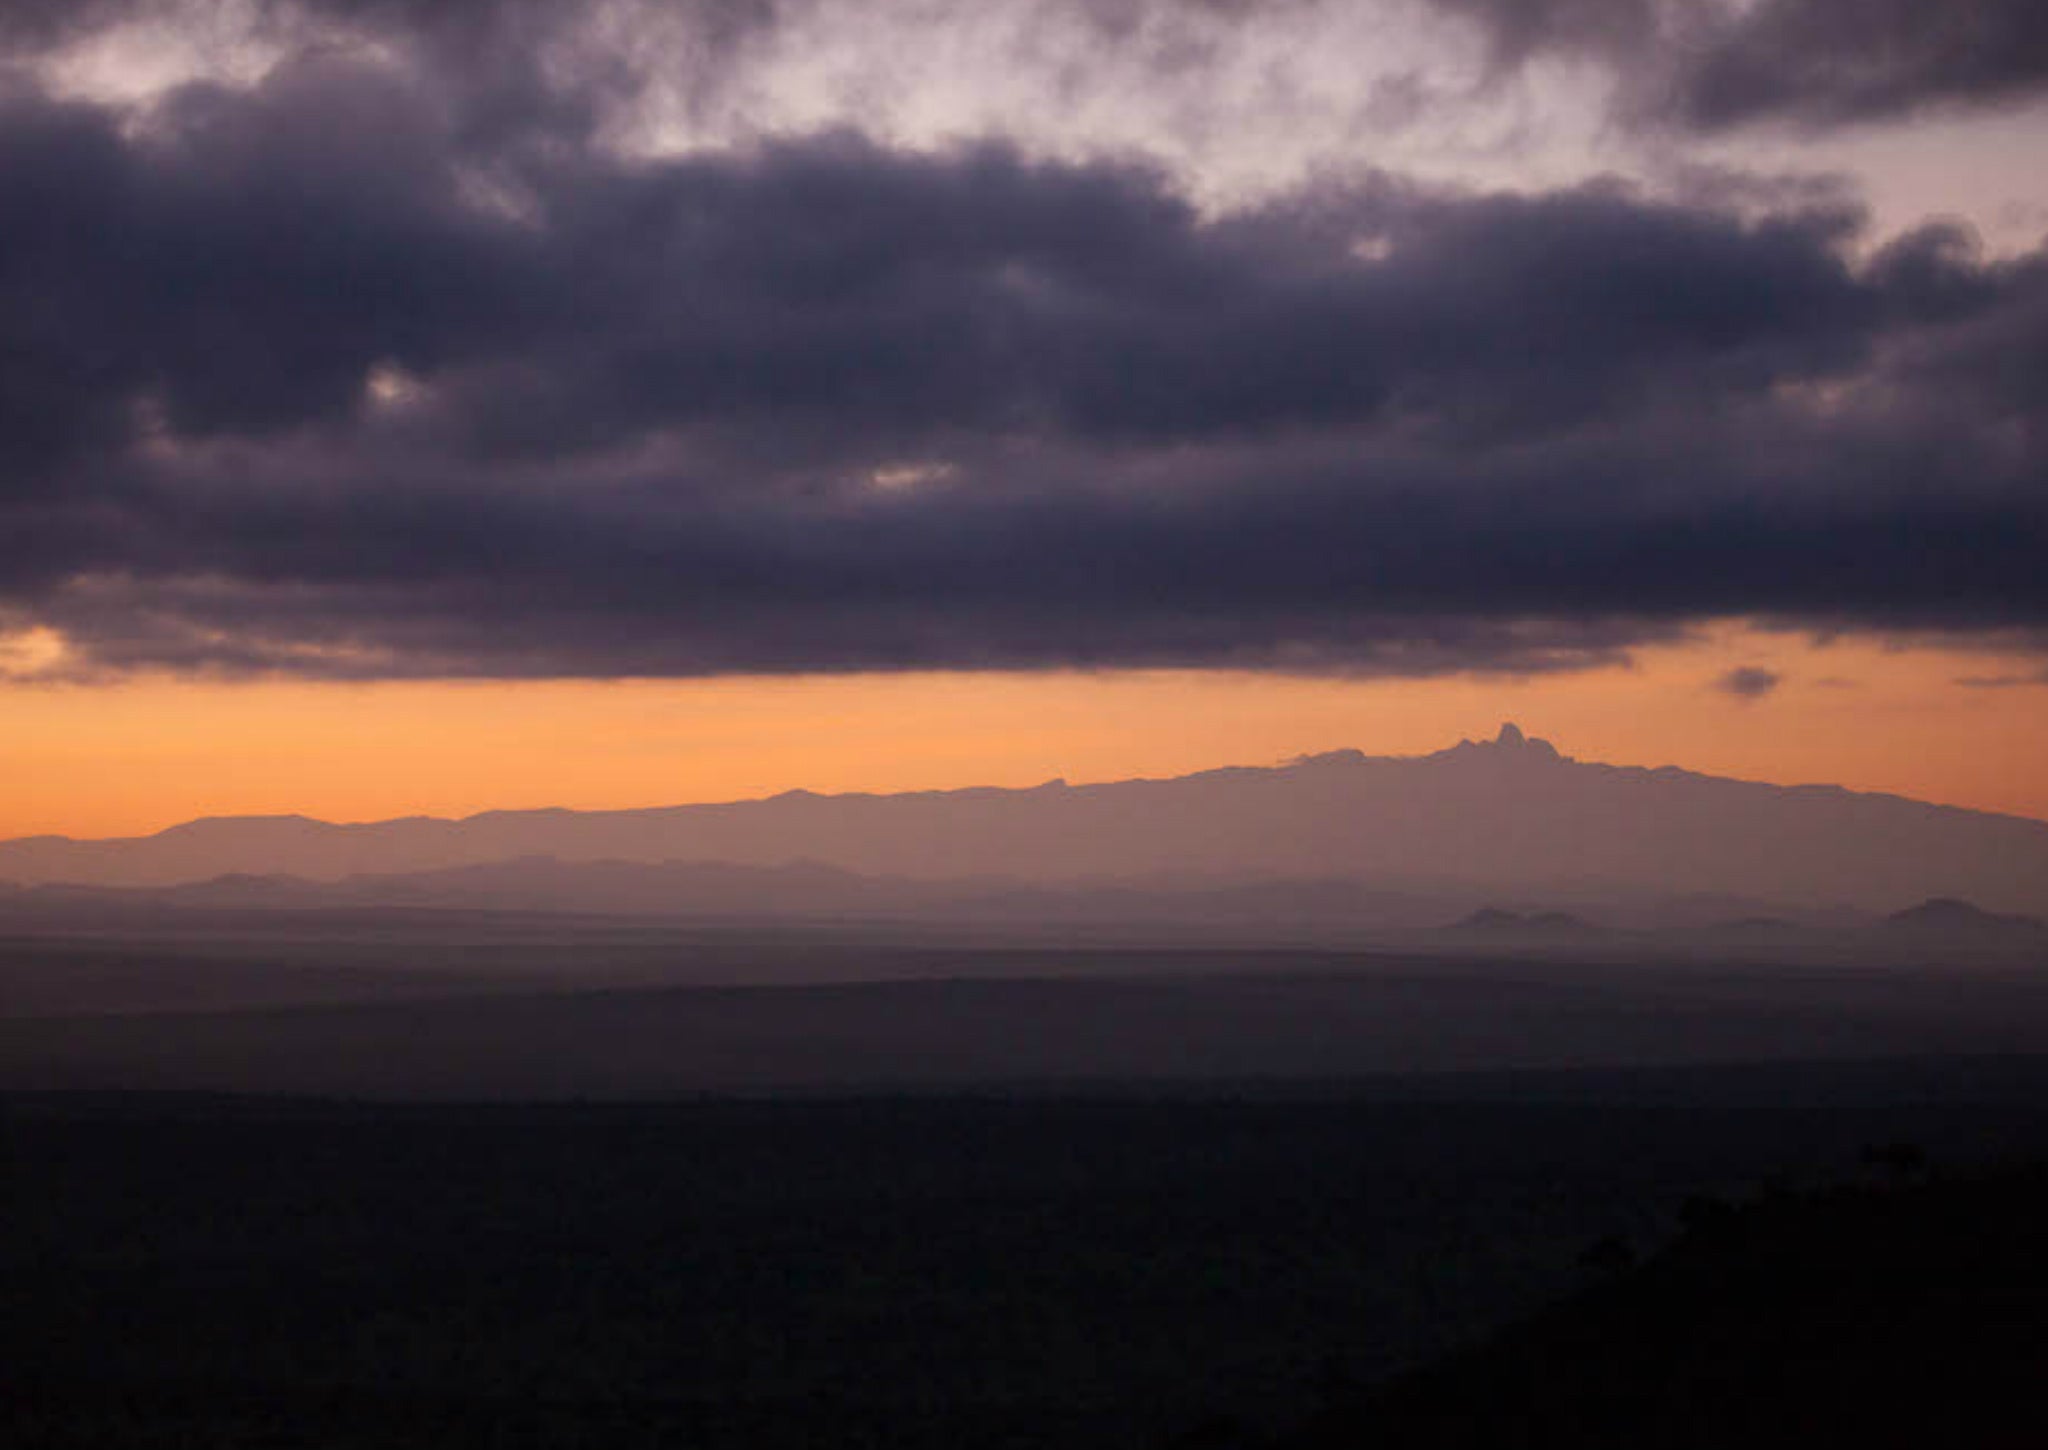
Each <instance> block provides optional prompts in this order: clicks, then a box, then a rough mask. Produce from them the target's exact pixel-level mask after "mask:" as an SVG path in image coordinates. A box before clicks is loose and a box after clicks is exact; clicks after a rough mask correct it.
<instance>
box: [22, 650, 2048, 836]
mask: <svg viewBox="0 0 2048 1450" xmlns="http://www.w3.org/2000/svg"><path fill="white" fill-rule="evenodd" d="M1739 665H1749V666H1759V667H1764V668H1769V669H1771V670H1774V671H1776V672H1778V673H1779V674H1780V675H1781V676H1783V680H1784V682H1783V684H1781V685H1780V686H1779V688H1778V689H1777V690H1776V691H1774V692H1773V693H1772V694H1770V695H1769V696H1768V697H1767V698H1764V699H1761V700H1756V701H1743V700H1739V699H1736V698H1734V697H1732V696H1730V695H1728V694H1726V693H1725V692H1722V691H1719V690H1716V689H1715V688H1713V683H1712V682H1713V681H1714V680H1715V679H1716V678H1718V677H1719V676H1720V675H1722V674H1723V673H1725V672H1726V671H1728V670H1729V669H1731V668H1734V667H1736V666H1739ZM2039 669H2040V665H2039V663H2038V661H2029V660H2026V659H2023V658H2015V659H2000V658H1998V657H1996V656H1989V655H1967V656H1966V655H1957V654H1952V653H1947V652H1943V651H1938V650H1933V649H1908V650H1887V649H1885V648H1883V647H1881V646H1879V645H1876V644H1873V643H1870V642H1866V641H1844V642H1837V643H1834V644H1831V645H1827V646H1816V645H1814V644H1812V643H1810V642H1808V641H1806V640H1804V639H1802V638H1798V637H1794V636H1784V635H1771V634H1762V633H1758V632H1755V631H1751V630H1741V629H1734V628H1730V629H1724V630H1722V631H1719V632H1717V633H1716V634H1714V635H1713V636H1711V637H1709V638H1708V639H1706V640H1705V641H1703V642H1701V643H1697V644H1693V645H1689V646H1674V647H1668V648H1661V649H1654V650H1648V651H1644V652H1641V653H1640V654H1639V656H1638V659H1637V662H1636V664H1635V666H1634V667H1633V668H1628V669H1610V670H1601V671H1593V672H1587V673H1582V674H1575V675H1567V676H1560V677H1554V678H1537V679H1526V680H1512V679H1474V678H1470V677H1459V678H1452V679H1444V680H1433V681H1414V680H1390V681H1348V680H1332V679H1300V678H1288V677H1276V676H1270V675H1253V674H1219V673H1208V674H1197V673H1116V674H1097V675H1088V674H1074V673H1060V674H1045V675H960V674H952V675H944V674H927V675H900V676H853V677H837V678H805V679H779V680H777V679H768V680H763V679H727V680H715V681H680V682H679V681H644V682H625V683H614V684H605V683H588V682H559V683H530V682H529V683H497V682H479V683H442V682H435V683H419V684H381V685H331V684H327V685H315V684H300V683H256V684H235V685H223V684H203V683H192V682H172V681H165V680H151V681H136V682H131V683H127V684H122V685H98V686H85V685H50V684H39V685H22V684H16V685H12V686H0V721H4V725H0V781H4V782H5V785H4V790H0V836H15V835H26V834H32V833H39V832H45V831H53V832H61V833H64V834H69V835H80V836H92V835H118V834H134V833H142V832H147V831H152V830H156V829H159V828H161V827H163V826H166V825H171V824H174V823H176V822H178V821H181V820H185V819H188V818H190V817H193V816H198V815H227V814H240V813H259V812H283V811H300V812H303V813H305V814H308V815H314V816H319V817H323V818H325V819H330V820H371V819H378V818H383V817H388V816H394V815H407V814H430V815H462V814H468V813H471V812H474V811H479V810H486V809H491V808H494V807H521V806H540V805H566V806H577V807H600V806H641V805H660V804H673V803H679V802H686V801H698V800H717V799H732V798H740V797H747V796H754V795H762V794H769V793H773V792H775V791H778V790H785V789H789V788H791V787H794V786H805V787H808V788H811V789H816V790H826V791H838V790H904V789H917V788H925V787H944V786H959V785H977V784H995V785H1029V784H1035V783H1037V782H1039V781H1042V780H1045V779H1048V778H1050V777H1052V776H1056V775H1058V776H1065V777H1066V778H1068V779H1069V780H1073V781H1089V780H1105V779H1115V778H1119V777H1124V776H1129V775H1134V774H1151V775H1169V774H1178V773H1181V772H1185V771H1189V770H1198V769H1202V768H1204V767H1207V766H1214V765H1225V764H1265V763H1271V762H1274V761H1278V760H1282V759H1285V758H1287V757H1289V756H1292V755H1296V754H1301V753H1305V752H1311V751H1320V750H1330V749H1335V748H1338V747H1341V746H1356V747H1358V748H1360V749H1363V750H1366V751H1368V752H1370V753H1373V754H1410V753H1419V752H1423V751H1429V750H1435V749H1440V748H1442V747H1443V746H1446V745H1450V744H1453V743H1455V742H1456V741H1457V739H1458V738H1459V737H1460V736H1464V735H1491V734H1492V732H1493V731H1494V729H1495V728H1496V727H1497V725H1498V724H1499V723H1500V721H1502V720H1504V719H1510V718H1511V719H1514V720H1517V721H1519V722H1520V723H1521V724H1522V725H1523V726H1524V727H1525V728H1526V729H1527V730H1529V731H1530V733H1532V734H1538V735H1543V736H1547V737H1549V738H1550V739H1552V740H1553V741H1554V742H1555V743H1556V744H1557V745H1558V747H1559V748H1560V749H1562V750H1564V751H1565V752H1567V753H1568V754H1572V755H1576V756H1578V757H1580V758H1582V759H1588V760H1606V761H1612V762H1616V763H1623V764H1641V765H1661V764H1680V765H1684V766H1687V767H1689V768H1692V769H1696V770H1702V771H1708V772H1712V773H1715V774H1726V775H1735V776H1742V777H1747V778H1751V779H1759V780H1771V781H1778V782H1785V783H1793V782H1806V781H1834V782H1839V783H1841V784H1844V785H1848V786H1852V787H1855V788H1858V789H1868V790H1886V791H1894V792H1897V793H1899V794H1904V795H1912V796H1918V797H1922V798H1925V799H1929V800H1936V801H1944V802H1950V803H1954V804H1959V805H1968V806H1975V807H1979V808H1983V809H1991V810H2004V811H2012V812H2016V813H2019V814H2023V815H2032V816H2037V817H2043V818H2048V745H2044V742H2048V687H2043V686H2039V685H2032V686H2029V685H2020V686H2014V687H2010V688H1998V689H1986V688H1970V687H1967V686H1963V685H1959V684H1957V683H1955V680H1956V679H1957V678H1958V677H1964V676H1969V677H1986V676H2000V675H2019V674H2029V673H2037V672H2038V671H2039Z"/></svg>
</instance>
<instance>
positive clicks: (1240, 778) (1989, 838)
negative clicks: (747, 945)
mask: <svg viewBox="0 0 2048 1450" xmlns="http://www.w3.org/2000/svg"><path fill="white" fill-rule="evenodd" d="M538 857H553V858H555V859H556V860H557V861H558V862H565V863H566V862H600V861H603V862H617V863H633V862H639V863H657V862H679V861H683V862H697V863H727V864H729V865H733V866H747V867H777V868H782V867H789V866H792V865H796V864H800V863H808V865H809V866H811V867H814V868H818V869H823V870H829V871H838V872H846V873H855V874H859V875H863V876H871V877H891V878H903V879H909V880H942V879H943V880H959V879H961V878H969V877H988V878H992V879H1002V880H1006V881H1015V882H1025V883H1063V882H1064V883H1072V882H1079V881H1103V880H1131V879H1139V878H1145V877H1148V876H1153V877H1168V876H1172V877H1180V878H1200V879H1204V880H1208V881H1211V882H1214V883H1216V884H1218V885H1222V884H1225V883H1230V882H1237V883H1244V882H1258V881H1273V880H1280V879H1288V880H1298V881H1299V880H1315V881H1329V880H1348V881H1357V882H1366V883H1371V884H1373V885H1374V886H1375V887H1378V888H1382V889H1386V890H1404V889H1412V888H1422V889H1436V888H1442V887H1444V886H1447V885H1454V884H1455V885H1460V886H1467V887H1475V888H1479V889H1481V890H1482V891H1483V892H1484V893H1485V894H1490V895H1493V896H1494V897H1495V899H1499V898H1500V897H1508V898H1510V899H1513V898H1520V899H1524V900H1528V899H1540V898H1543V897H1544V896H1545V895H1546V894H1549V895H1551V896H1553V897H1554V896H1555V895H1557V894H1558V893H1560V892H1561V891H1565V890H1577V891H1583V890H1585V889H1587V888H1593V887H1598V888H1602V889H1610V890H1614V891H1620V892H1642V893H1653V894H1659V895H1669V894H1672V893H1688V894H1695V895H1700V896H1710V895H1725V896H1730V897H1740V898H1744V899H1749V900H1756V901H1763V902H1782V903H1791V904H1800V905H1807V906H1829V907H1833V906H1842V907H1854V908H1857V909H1861V910H1868V911H1890V910H1893V909H1895V908H1896V907H1897V906H1898V904H1899V903H1900V902H1901V901H1914V900H1920V899H1923V898H1927V897H1930V896H1935V897H1955V898H1967V899H1969V900H1971V901H1974V902H1977V903H1980V904H1981V905H1982V907H1983V909H1985V910H1987V911H1991V912H2005V913H2040V912H2043V911H2048V823H2044V822H2041V821H2035V820H2029V819H2025V818H2022V817H2017V816H2003V815H1996V814H1991V813H1987V812H1981V811H1969V810H1962V809H1958V808H1955V807H1949V806H1938V805H1930V804H1926V803H1923V802H1918V801H1911V800H1907V799H1904V798H1901V797H1897V796H1889V795H1873V794H1861V793H1857V792H1852V791H1848V790H1844V789H1842V788H1841V787H1839V786H1816V785H1806V786H1791V787H1785V786H1776V785H1766V784H1759V783H1755V782H1749V781H1739V780H1729V779H1723V778H1718V777H1713V776H1706V775H1699V774H1694V773H1692V772H1689V771H1685V770H1680V769H1676V768H1674V767H1669V766H1666V767H1661V768H1656V769H1646V768H1642V767H1637V766H1615V765H1604V764H1597V763H1592V762H1585V761H1578V760H1573V759H1571V758H1570V757H1568V756H1566V755H1563V754H1561V753H1560V752H1558V751H1557V750H1556V749H1555V748H1554V747H1552V746H1551V745H1550V744H1549V743H1548V742H1546V741H1542V740H1538V739H1534V738H1530V737H1527V736H1525V735H1524V734H1523V733H1522V732H1521V731H1520V730H1519V729H1517V728H1516V727H1515V726H1513V725H1507V726H1503V727H1502V729H1501V730H1500V732H1499V734H1498V735H1497V736H1496V737H1495V738H1494V739H1493V740H1490V741H1479V742H1475V741H1471V740H1466V741H1461V742H1460V743H1459V744H1457V745H1455V746H1453V747H1451V748H1450V749H1447V750H1441V751H1437V752H1435V753H1434V754H1429V755H1423V756H1413V757H1375V756H1368V755H1365V754H1362V753H1360V752H1359V751H1356V750H1340V751H1334V752H1330V753H1327V754H1321V755H1309V756H1304V757H1302V758H1300V759H1298V760H1294V761H1291V762H1288V763H1286V764H1283V765H1277V766H1268V767H1254V766H1240V767H1229V768H1225V769H1220V770H1209V771H1203V772H1200V773H1198V774H1194V775H1187V776H1181V777H1178V778H1173V779H1163V780H1151V779H1140V780H1127V781H1118V782H1111V783H1105V784H1097V785H1069V784H1067V783H1066V782H1064V781H1058V780H1055V781H1051V782H1048V783H1047V784H1045V785H1042V786H1038V787H1035V788H1029V789H1014V790H1013V789H999V788H993V787H981V788H973V789H966V790H949V791H921V792H911V793H905V794H896V795H866V794H850V795H818V794H814V793H812V792H809V791H801V790H799V791H790V792H787V793H785V794H782V795H778V796H774V797H770V798H768V799H764V800H755V801H739V802H729V803H721V804H712V805H684V806H671V807H661V808H653V809H643V810H623V811H571V810H561V809H550V810H528V811H493V812H487V813H485V814H482V815H477V816H471V817H468V818H466V819H462V820H442V819H434V818H429V817H411V818H407V819H402V820H392V821H381V822H375V823H370V824H362V825H335V824H329V823H326V822H321V821H316V820H311V819H308V818H306V817H303V816H268V817H231V818H212V819H205V820H197V821H192V822H188V823H186V824H184V825H181V826H175V827H172V828H171V829H169V830H167V831H163V832H160V833H158V834H156V835H153V836H145V837H135V838H127V839H116V840H94V841H79V840H71V839H68V838H64V837H55V836H42V837H30V838H24V839H20V840H14V841H8V842H0V880H5V881H12V882H15V883H18V884H22V885H36V884H42V883H50V882H70V883H78V884H85V885H99V886H163V885H174V884H178V883H191V882H201V881H208V880H212V879H214V878H217V877H221V876H224V875H232V874H236V873H248V874H253V875H285V876H295V877H302V878H306V879H309V880H316V881H329V882H332V881H339V880H342V879H344V878H347V877H350V876H365V875H367V876H375V875H390V874H401V873H413V872H428V871H446V870H450V869H453V868H465V867H478V866H483V865H487V864H491V863H501V862H507V861H516V860H519V859H521V858H526V859H532V858H538ZM621 889H626V888H625V887H624V886H623V884H622V886H621Z"/></svg>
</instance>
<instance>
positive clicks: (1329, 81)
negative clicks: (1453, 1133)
mask: <svg viewBox="0 0 2048 1450" xmlns="http://www.w3.org/2000/svg"><path fill="white" fill-rule="evenodd" d="M2044 154H2048V10H2044V9H2043V8H2042V7H2041V6H2039V5H2038V3H2035V0H1963V3H1946V4H1942V5H1938V6H1935V5H1927V4H1924V3H1917V0H1853V3H1852V0H1514V3H1510V0H1350V3H1324V0H1267V3H1260V4H1253V3H1241V0H1179V3H1163V0H1049V3H1025V0H983V3H979V4H966V3H958V0H956V3H936V0H859V3H855V0H702V3H696V4H654V3H647V0H434V3H426V0H273V3H261V0H62V3H60V0H0V218H4V221H0V781H4V782H5V785H4V788H0V835H14V834H26V833H32V832H45V831H49V832H65V833H70V834H79V835H97V834H120V833H130V832H136V831H144V830H152V829H156V828H159V827H162V826H165V825H169V824H171V823H173V822H175V821H178V820H182V819H185V818H188V817H191V816H196V815H204V814H228V813H239V812H252V811H261V812H271V811H304V812H306V813H309V814H314V815H320V816H324V817H327V818H330V819H342V820H359V819H370V818H376V817H382V816H390V815H402V814H411V813H432V814H459V813H463V812H467V811H473V810H480V809H486V808H490V807H497V806H517V805H542V804H562V805H572V806H598V805H603V806H620V805H643V804H664V803H672V802H678V801H686V800H702V799H727V798H736V797H742V796H749V795H755V794H761V793H767V792H772V791H775V790H780V789H787V788H791V787H796V786H804V787H808V788H813V789H871V790H881V789H905V788H927V787H935V786H951V785H968V784H976V783H999V784H1030V783H1034V782H1036V781H1039V780H1043V779H1046V778H1049V777H1052V776H1064V777H1067V778H1069V779H1074V780H1086V779H1106V778H1115V777H1121V776H1129V775H1135V774H1150V775H1158V774H1170V773H1174V772H1176V771H1181V770H1190V769H1197V768H1201V767H1204V766H1211V765H1219V764H1225V763H1264V762H1270V761H1277V760H1283V759H1286V758H1288V757H1290V756H1292V755H1296V754H1301V753H1307V752H1313V751H1320V750H1327V749H1333V748H1337V747H1339V746H1356V747H1358V748H1361V749H1365V750H1368V751H1371V752H1374V753H1391V754H1403V753H1419V752H1422V751H1426V750H1431V749H1436V748H1440V747H1442V746H1445V745H1449V744H1451V743H1453V742H1454V741H1455V740H1456V739H1457V738H1459V737H1460V736H1462V735H1481V734H1486V735H1490V734H1491V733H1492V731H1493V729H1494V728H1495V727H1496V725H1497V724H1498V723H1499V721H1500V720H1502V719H1507V718H1514V719H1517V720H1519V721H1521V723H1522V724H1523V725H1524V726H1525V728H1529V729H1531V730H1532V731H1533V732H1534V733H1539V734H1544V735H1547V736H1550V737H1552V738H1553V739H1555V740H1556V742H1557V743H1558V745H1559V746H1560V748H1562V749H1564V750H1566V751H1567V752H1568V753H1571V754H1574V755H1578V756H1580V757H1583V758H1594V759H1607V760H1615V761H1620V762H1626V763H1640V764H1663V763H1667V762H1677V763H1681V764H1684V765H1687V766H1689V767H1693V768H1697V769H1704V770H1714V771H1716V772H1720V773H1729V774H1739V775H1744V776H1747V777H1750V778H1756V779H1768V780H1781V781H1807V780H1832V781H1839V782H1841V783H1844V784H1849V785H1852V786H1856V787H1858V788H1864V789H1874V790H1888V791H1895V792H1898V793H1902V794H1910V795H1916V796H1921V797H1925V798H1930V799H1936V800H1943V801H1950V802H1954V803H1957V804H1964V805H1970V806H1976V807H1981V808H1986V809H1995V810H2006V811H2014V812H2018V813H2022V814H2029V815H2034V816H2040V817H2048V749H2044V748H2042V747H2041V745H2040V744H2039V743H2038V742H2039V741H2041V740H2043V739H2048V250H2044V237H2048V168H2043V167H2042V166H2041V165H2040V157H2041V156H2043V155H2044Z"/></svg>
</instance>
